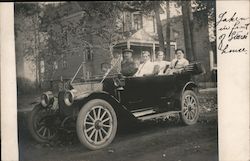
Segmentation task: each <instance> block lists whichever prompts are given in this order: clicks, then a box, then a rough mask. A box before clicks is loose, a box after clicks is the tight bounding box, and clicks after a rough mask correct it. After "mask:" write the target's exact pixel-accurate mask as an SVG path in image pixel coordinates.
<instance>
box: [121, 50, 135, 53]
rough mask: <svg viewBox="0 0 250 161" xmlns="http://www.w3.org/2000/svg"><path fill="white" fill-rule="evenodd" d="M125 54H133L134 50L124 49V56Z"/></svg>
mask: <svg viewBox="0 0 250 161" xmlns="http://www.w3.org/2000/svg"><path fill="white" fill-rule="evenodd" d="M125 52H130V53H133V50H132V49H124V50H123V51H122V54H124V53H125Z"/></svg>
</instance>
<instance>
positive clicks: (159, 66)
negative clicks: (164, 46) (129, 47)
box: [154, 51, 170, 75]
mask: <svg viewBox="0 0 250 161" xmlns="http://www.w3.org/2000/svg"><path fill="white" fill-rule="evenodd" d="M156 55H157V60H156V61H155V67H154V74H158V75H163V74H164V70H165V69H167V68H168V66H169V65H170V62H169V61H165V60H163V59H164V52H163V51H158V52H157V54H156Z"/></svg>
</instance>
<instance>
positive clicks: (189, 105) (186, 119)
mask: <svg viewBox="0 0 250 161" xmlns="http://www.w3.org/2000/svg"><path fill="white" fill-rule="evenodd" d="M181 106H182V110H181V119H182V121H183V123H184V124H186V125H193V124H195V123H196V122H197V120H198V118H199V101H198V98H197V96H196V94H195V93H194V92H193V91H191V90H186V91H184V93H183V95H182V100H181Z"/></svg>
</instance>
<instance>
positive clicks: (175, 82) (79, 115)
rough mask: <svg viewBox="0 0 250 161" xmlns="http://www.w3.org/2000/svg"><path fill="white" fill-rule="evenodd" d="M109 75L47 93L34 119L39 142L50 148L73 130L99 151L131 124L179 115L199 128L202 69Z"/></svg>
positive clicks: (33, 130)
mask: <svg viewBox="0 0 250 161" xmlns="http://www.w3.org/2000/svg"><path fill="white" fill-rule="evenodd" d="M78 71H79V70H78ZM108 73H109V71H108V72H107V73H106V74H105V75H104V76H103V77H101V78H95V79H91V80H89V81H86V80H85V81H79V82H74V79H75V76H76V75H75V76H74V77H73V78H72V80H70V81H68V82H67V83H64V84H61V88H60V90H59V92H58V93H53V92H52V91H47V92H45V93H43V94H42V96H41V102H40V103H38V104H37V105H36V106H35V107H34V109H33V110H32V112H31V113H30V115H29V119H28V126H29V129H30V132H31V134H32V136H33V138H34V139H36V140H37V141H39V142H48V141H51V140H53V139H55V138H56V137H57V135H58V133H60V130H65V129H67V130H68V129H71V130H76V132H77V135H78V138H79V140H80V142H81V143H82V144H83V145H85V146H86V147H87V148H89V149H91V150H96V149H100V148H104V147H106V146H108V145H109V144H110V143H111V142H112V140H113V139H114V137H115V135H116V131H117V126H118V125H120V123H126V121H127V120H128V119H129V120H134V121H144V120H148V119H153V118H158V117H163V116H167V115H169V114H173V113H175V114H180V118H181V120H182V121H183V123H184V124H186V125H192V124H195V123H196V122H197V120H198V117H199V101H198V99H197V96H196V92H197V85H196V84H195V83H194V81H192V78H193V76H194V75H198V74H201V73H202V70H201V64H200V63H192V64H190V65H188V66H186V67H185V68H184V69H183V70H182V71H181V72H178V73H174V74H172V75H151V76H144V77H124V76H122V75H121V74H115V75H112V76H110V75H108ZM76 74H77V73H76Z"/></svg>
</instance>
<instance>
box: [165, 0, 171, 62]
mask: <svg viewBox="0 0 250 161" xmlns="http://www.w3.org/2000/svg"><path fill="white" fill-rule="evenodd" d="M169 3H170V2H169V1H166V14H167V15H166V58H167V60H169V59H170V6H169Z"/></svg>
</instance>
